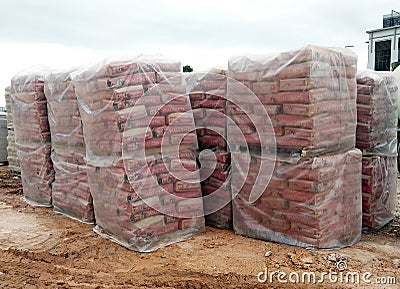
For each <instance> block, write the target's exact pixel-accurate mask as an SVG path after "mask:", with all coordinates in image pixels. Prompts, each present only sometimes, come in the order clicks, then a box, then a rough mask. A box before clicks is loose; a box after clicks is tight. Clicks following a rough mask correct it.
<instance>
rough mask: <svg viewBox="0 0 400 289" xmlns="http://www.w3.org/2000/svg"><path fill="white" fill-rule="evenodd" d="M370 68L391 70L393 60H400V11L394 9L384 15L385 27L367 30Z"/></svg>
mask: <svg viewBox="0 0 400 289" xmlns="http://www.w3.org/2000/svg"><path fill="white" fill-rule="evenodd" d="M367 33H368V35H369V41H368V68H370V69H373V70H377V71H382V70H386V71H388V70H390V68H391V64H392V63H393V62H397V61H400V49H399V48H400V13H399V12H396V11H393V10H392V13H391V14H388V15H384V16H383V28H380V29H375V30H370V31H367Z"/></svg>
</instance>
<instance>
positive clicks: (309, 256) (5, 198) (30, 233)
mask: <svg viewBox="0 0 400 289" xmlns="http://www.w3.org/2000/svg"><path fill="white" fill-rule="evenodd" d="M21 197H22V188H21V182H20V179H19V176H17V175H13V174H11V173H9V171H8V169H7V167H0V288H400V270H399V269H400V218H399V215H397V217H396V219H395V221H394V222H392V223H390V224H389V225H388V226H386V227H385V228H384V229H383V230H381V231H380V232H375V233H368V234H363V235H362V238H361V240H360V242H359V243H357V244H356V245H354V246H352V247H349V248H344V249H341V250H334V251H310V250H306V249H302V248H296V247H292V246H287V245H281V244H275V243H269V242H264V241H260V240H253V239H249V238H245V237H242V236H239V235H236V234H235V233H234V232H232V231H226V230H218V229H215V228H211V227H207V230H206V232H205V233H204V234H201V235H198V236H195V237H193V238H191V239H190V240H188V241H185V242H181V243H177V244H174V245H172V246H169V247H167V248H163V249H160V250H158V251H156V252H153V253H147V254H140V253H135V252H132V251H128V250H126V249H125V248H123V247H121V246H119V245H117V244H114V243H111V242H110V241H108V240H104V239H101V238H100V237H98V236H97V235H96V234H95V233H93V231H92V226H90V225H84V224H81V223H79V222H77V221H75V220H71V219H69V218H67V217H65V216H62V215H59V214H56V213H55V212H53V211H52V210H51V209H46V208H33V207H29V206H28V205H27V204H25V203H24V202H23V201H22V200H21ZM399 212H400V210H399ZM340 260H342V262H341V264H344V263H345V264H346V265H347V269H345V270H343V271H339V269H338V268H337V264H338V262H339V261H340ZM343 260H344V261H343ZM265 268H267V270H268V272H267V274H268V276H270V274H271V272H274V271H275V270H280V271H281V272H285V273H287V276H286V278H285V277H283V278H281V279H282V280H287V281H288V283H286V284H283V283H279V281H278V280H277V277H276V275H273V279H272V282H270V280H267V281H266V282H265V283H260V282H259V280H258V278H257V275H259V272H264V271H265ZM330 271H331V272H335V273H338V274H339V275H337V276H336V275H334V274H335V273H331V275H326V276H325V277H324V280H323V283H321V284H313V280H312V279H311V280H310V281H311V282H307V281H308V279H307V275H304V272H312V273H315V274H316V276H317V279H318V280H319V279H320V277H321V274H323V273H324V272H325V274H328V273H329V272H330ZM340 272H342V273H340ZM348 272H357V273H358V274H359V276H360V278H361V279H360V284H353V283H352V282H350V283H347V284H346V281H352V280H351V278H350V279H349V278H346V277H350V275H346V273H348ZM368 272H370V273H371V276H370V277H369V276H368V275H364V277H365V278H366V280H365V281H370V282H371V283H370V284H367V283H366V282H364V281H363V280H362V277H363V274H368ZM289 274H291V276H292V277H293V279H288V275H289ZM296 274H297V275H299V277H300V281H299V283H298V284H295V283H292V282H291V281H295V280H294V277H295V276H296ZM340 274H342V276H343V280H342V282H341V280H340V276H341V275H340ZM281 276H283V275H281ZM302 276H304V277H305V280H304V282H302V280H301V279H302V278H301V277H302ZM322 276H324V275H322ZM328 276H330V277H331V278H332V281H330V279H329V277H328ZM264 277H265V274H261V275H260V279H264ZM335 278H337V281H336V282H335ZM394 279H396V281H397V284H385V285H382V284H377V282H378V281H379V282H380V281H382V282H383V283H393V281H394ZM261 281H263V280H261ZM382 282H381V283H382ZM310 283H312V284H310ZM373 283H375V284H373Z"/></svg>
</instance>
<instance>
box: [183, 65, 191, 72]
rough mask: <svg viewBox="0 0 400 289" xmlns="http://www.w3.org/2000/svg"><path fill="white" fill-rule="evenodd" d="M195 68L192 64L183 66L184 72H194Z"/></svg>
mask: <svg viewBox="0 0 400 289" xmlns="http://www.w3.org/2000/svg"><path fill="white" fill-rule="evenodd" d="M192 71H193V68H191V67H190V65H185V66H184V67H183V72H192Z"/></svg>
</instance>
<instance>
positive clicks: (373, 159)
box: [362, 155, 397, 229]
mask: <svg viewBox="0 0 400 289" xmlns="http://www.w3.org/2000/svg"><path fill="white" fill-rule="evenodd" d="M362 172H363V175H362V200H363V227H366V228H370V229H379V228H381V227H383V226H384V225H386V224H387V223H388V222H390V221H391V220H392V219H393V217H394V213H395V212H396V207H397V158H396V157H395V156H379V155H370V156H363V167H362Z"/></svg>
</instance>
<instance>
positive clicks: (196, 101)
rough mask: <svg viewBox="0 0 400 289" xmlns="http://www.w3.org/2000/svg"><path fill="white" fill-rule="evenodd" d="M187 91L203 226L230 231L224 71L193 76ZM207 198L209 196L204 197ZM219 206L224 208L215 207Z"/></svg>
mask: <svg viewBox="0 0 400 289" xmlns="http://www.w3.org/2000/svg"><path fill="white" fill-rule="evenodd" d="M187 90H188V92H189V97H190V101H191V106H192V109H193V116H194V121H195V125H196V128H197V129H196V133H197V139H198V144H199V150H198V160H199V163H200V165H201V170H200V173H201V181H202V182H201V187H202V194H203V196H204V197H205V198H203V200H204V211H205V212H206V213H209V214H206V216H205V218H206V224H208V225H213V226H216V227H218V228H232V203H231V193H230V183H229V182H230V153H229V152H228V151H227V145H228V144H227V141H226V140H227V125H228V122H227V119H226V115H227V113H226V103H227V77H226V76H225V70H222V69H221V70H217V69H213V70H210V71H209V72H207V73H203V74H197V81H195V82H192V83H190V82H189V85H187ZM211 151H212V152H211ZM214 157H215V160H214V159H213V158H214ZM215 161H216V162H215ZM213 194H214V195H213ZM210 195H213V197H209V198H207V197H206V196H210ZM223 203H225V204H226V205H225V206H223V207H222V208H219V207H221V204H223Z"/></svg>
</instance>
